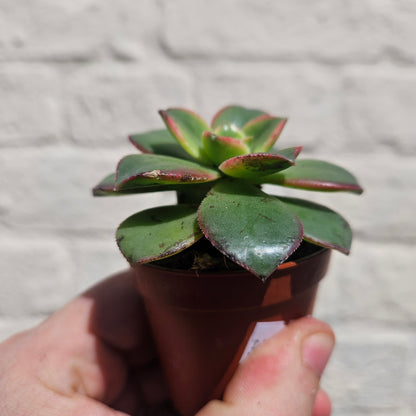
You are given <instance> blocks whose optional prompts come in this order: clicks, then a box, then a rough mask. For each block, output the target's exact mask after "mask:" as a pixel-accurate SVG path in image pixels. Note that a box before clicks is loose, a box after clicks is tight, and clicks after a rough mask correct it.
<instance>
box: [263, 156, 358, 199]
mask: <svg viewBox="0 0 416 416" xmlns="http://www.w3.org/2000/svg"><path fill="white" fill-rule="evenodd" d="M261 182H262V183H271V184H277V185H283V186H288V187H291V188H299V189H307V190H311V191H328V192H330V191H344V192H353V193H356V194H361V193H362V192H363V189H362V188H361V186H360V185H359V184H358V182H357V179H356V178H355V177H354V176H353V175H352V174H351V173H350V172H348V171H347V170H345V169H344V168H341V167H340V166H337V165H334V164H332V163H328V162H324V161H320V160H309V159H304V160H298V161H297V162H296V165H295V166H292V167H290V168H288V169H286V170H285V171H283V172H279V173H276V174H274V175H270V176H267V177H263V178H261Z"/></svg>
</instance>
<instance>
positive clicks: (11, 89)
mask: <svg viewBox="0 0 416 416" xmlns="http://www.w3.org/2000/svg"><path fill="white" fill-rule="evenodd" d="M0 88H1V95H0V146H22V145H33V144H36V145H37V144H45V143H52V142H58V141H59V140H60V136H62V134H61V132H62V129H63V120H62V118H63V117H62V113H61V112H62V109H61V106H62V101H61V99H62V96H61V89H60V80H59V76H58V74H57V73H56V72H55V71H54V70H52V69H50V68H48V67H46V66H37V65H25V66H22V65H18V64H14V65H4V66H1V67H0Z"/></svg>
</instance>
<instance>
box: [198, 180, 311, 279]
mask: <svg viewBox="0 0 416 416" xmlns="http://www.w3.org/2000/svg"><path fill="white" fill-rule="evenodd" d="M198 218H199V225H200V227H201V229H202V231H203V233H204V234H205V236H206V237H207V238H208V240H209V241H211V243H212V244H213V245H214V247H216V248H217V249H218V250H219V251H221V252H222V253H223V254H224V255H226V256H227V257H229V258H230V259H231V260H233V261H234V262H235V263H237V264H239V265H241V266H242V267H244V268H245V269H247V270H249V271H250V272H251V273H253V274H255V275H256V276H258V277H260V278H261V279H263V280H264V279H266V278H267V277H268V276H270V275H271V274H272V273H273V272H274V271H275V270H276V269H277V267H278V266H279V264H281V263H283V262H284V261H285V260H286V259H287V258H288V257H289V255H290V254H291V253H293V251H295V250H296V248H297V247H298V246H299V244H300V242H301V240H302V236H303V230H302V225H301V223H300V221H299V219H298V217H297V216H296V215H295V214H294V213H293V212H292V211H291V210H290V209H288V208H287V206H286V204H284V203H283V202H281V201H279V200H278V199H277V198H275V197H272V196H269V195H267V194H266V193H264V192H262V191H261V190H260V189H258V188H256V187H255V186H253V185H250V184H247V183H245V182H240V181H232V180H223V181H220V182H218V183H217V184H216V185H214V187H213V188H212V190H211V191H210V192H209V193H208V195H207V196H206V198H205V199H204V200H203V201H202V203H201V205H200V207H199V211H198Z"/></svg>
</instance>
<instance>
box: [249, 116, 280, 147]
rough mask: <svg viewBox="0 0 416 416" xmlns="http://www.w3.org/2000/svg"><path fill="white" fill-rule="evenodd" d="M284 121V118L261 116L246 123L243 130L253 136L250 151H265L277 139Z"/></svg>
mask: <svg viewBox="0 0 416 416" xmlns="http://www.w3.org/2000/svg"><path fill="white" fill-rule="evenodd" d="M286 121H287V119H286V118H277V117H271V116H261V117H258V118H256V119H254V120H252V121H250V122H249V123H247V124H246V125H245V126H244V128H243V131H244V133H245V134H246V135H247V136H251V137H253V142H252V144H251V149H252V152H253V153H254V152H267V151H268V150H269V149H270V148H271V147H272V146H273V145H274V143H275V142H276V140H277V139H278V137H279V135H280V133H281V131H282V130H283V127H284V126H285V124H286Z"/></svg>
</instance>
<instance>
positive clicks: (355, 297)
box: [317, 240, 416, 325]
mask: <svg viewBox="0 0 416 416" xmlns="http://www.w3.org/2000/svg"><path fill="white" fill-rule="evenodd" d="M414 251H415V246H414V245H408V246H405V245H402V244H392V243H389V244H386V243H385V244H380V243H379V244H377V243H374V242H365V241H364V242H363V241H359V240H357V241H355V244H354V250H353V254H352V255H351V257H350V258H346V257H341V256H340V255H339V256H334V257H333V259H332V265H331V268H330V271H329V273H328V276H327V278H326V281H325V285H323V286H322V291H321V292H320V296H319V298H318V302H317V314H318V315H319V316H320V317H322V318H323V319H336V320H355V321H360V320H363V321H365V322H385V323H387V322H389V323H390V324H391V325H394V324H399V323H400V322H406V323H408V324H409V323H415V322H416V305H415V302H414V295H413V293H414V290H413V288H414V281H413V280H414V279H413V276H414V271H413V270H414V265H413V257H414Z"/></svg>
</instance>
